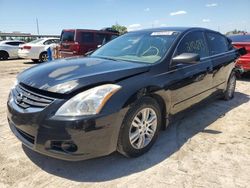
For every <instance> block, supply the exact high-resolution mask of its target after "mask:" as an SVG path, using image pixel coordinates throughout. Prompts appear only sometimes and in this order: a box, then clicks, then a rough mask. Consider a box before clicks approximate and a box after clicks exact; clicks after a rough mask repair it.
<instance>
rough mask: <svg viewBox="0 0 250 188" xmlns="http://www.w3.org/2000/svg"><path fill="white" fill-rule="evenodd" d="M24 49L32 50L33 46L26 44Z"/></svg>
mask: <svg viewBox="0 0 250 188" xmlns="http://www.w3.org/2000/svg"><path fill="white" fill-rule="evenodd" d="M23 49H26V50H30V49H31V46H24V47H23Z"/></svg>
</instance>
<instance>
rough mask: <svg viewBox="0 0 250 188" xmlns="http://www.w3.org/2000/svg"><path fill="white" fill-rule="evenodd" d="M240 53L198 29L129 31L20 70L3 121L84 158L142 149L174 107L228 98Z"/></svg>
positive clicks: (42, 148) (40, 145)
mask: <svg viewBox="0 0 250 188" xmlns="http://www.w3.org/2000/svg"><path fill="white" fill-rule="evenodd" d="M239 56H240V52H239V50H236V49H234V48H233V47H232V45H231V42H230V40H228V39H227V38H226V37H225V36H224V35H222V34H220V33H218V32H215V31H211V30H208V29H203V28H170V27H169V28H168V27H166V28H158V29H156V28H154V29H147V30H141V31H135V32H130V33H127V34H125V35H123V36H120V37H118V38H116V39H114V40H113V41H111V42H109V43H107V44H105V45H104V46H102V47H101V48H99V49H97V50H96V51H95V52H93V53H92V54H91V55H90V56H89V57H86V58H81V57H79V58H68V59H61V60H56V61H53V62H51V63H46V64H40V65H37V66H34V67H32V68H30V69H27V70H25V71H24V72H22V73H21V74H19V75H18V77H17V82H16V84H15V86H14V87H13V89H12V90H11V92H10V95H9V99H8V103H7V106H8V122H9V125H10V128H11V130H12V131H13V133H14V134H15V135H16V136H17V137H18V138H19V139H20V140H21V141H22V143H23V144H24V145H26V146H28V147H29V148H31V149H32V150H35V151H37V152H39V153H42V154H44V155H48V156H52V157H56V158H60V159H64V160H83V159H89V158H93V157H99V156H104V155H108V154H110V153H112V152H114V151H119V152H120V153H122V154H123V155H125V156H128V157H137V156H140V155H142V154H143V153H145V152H147V151H148V150H149V149H150V147H151V146H152V145H153V144H154V142H155V141H156V138H157V136H158V133H159V131H160V129H161V128H163V129H164V128H165V127H166V126H168V124H169V123H168V122H169V119H170V118H171V117H173V116H175V115H176V114H178V113H179V112H181V111H183V110H185V109H187V108H189V107H191V106H193V105H194V104H197V103H199V102H201V101H203V100H204V99H206V98H208V97H210V96H220V97H223V98H224V99H226V100H229V99H231V98H233V96H234V90H235V85H236V78H235V73H234V66H235V61H236V59H237V58H238V57H239Z"/></svg>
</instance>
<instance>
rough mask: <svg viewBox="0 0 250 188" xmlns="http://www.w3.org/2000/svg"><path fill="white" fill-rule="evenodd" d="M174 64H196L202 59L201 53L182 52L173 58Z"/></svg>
mask: <svg viewBox="0 0 250 188" xmlns="http://www.w3.org/2000/svg"><path fill="white" fill-rule="evenodd" d="M172 61H173V63H174V64H178V63H185V64H195V63H198V62H199V61H200V55H199V54H196V53H182V54H180V55H178V56H176V57H174V58H173V59H172Z"/></svg>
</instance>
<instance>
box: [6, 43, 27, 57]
mask: <svg viewBox="0 0 250 188" xmlns="http://www.w3.org/2000/svg"><path fill="white" fill-rule="evenodd" d="M6 44H7V45H8V49H9V55H10V57H18V49H19V45H20V44H23V42H18V41H16V42H15V41H13V42H6Z"/></svg>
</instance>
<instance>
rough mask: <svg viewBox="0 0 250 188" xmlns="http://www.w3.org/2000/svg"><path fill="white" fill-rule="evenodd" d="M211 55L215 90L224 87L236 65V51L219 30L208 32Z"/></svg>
mask: <svg viewBox="0 0 250 188" xmlns="http://www.w3.org/2000/svg"><path fill="white" fill-rule="evenodd" d="M206 36H207V43H208V48H209V55H210V58H211V60H212V64H213V75H212V79H213V88H214V91H217V90H221V89H224V87H225V84H226V82H227V77H228V74H230V73H231V69H232V68H233V67H234V61H235V55H236V54H235V51H234V49H233V48H232V46H231V45H230V43H229V41H228V39H227V38H226V37H225V36H223V35H221V34H220V33H217V32H206Z"/></svg>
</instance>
